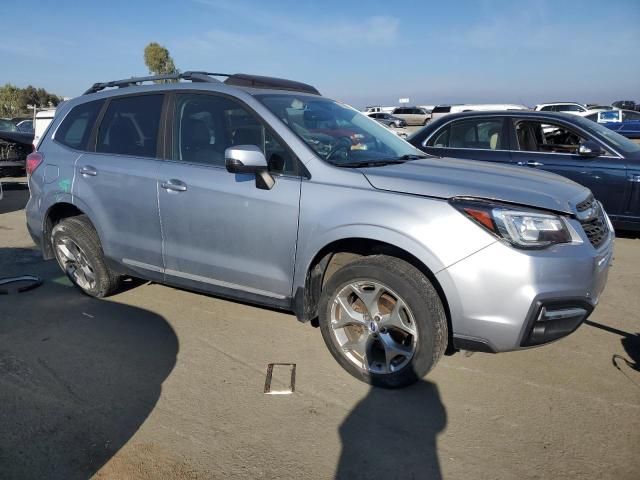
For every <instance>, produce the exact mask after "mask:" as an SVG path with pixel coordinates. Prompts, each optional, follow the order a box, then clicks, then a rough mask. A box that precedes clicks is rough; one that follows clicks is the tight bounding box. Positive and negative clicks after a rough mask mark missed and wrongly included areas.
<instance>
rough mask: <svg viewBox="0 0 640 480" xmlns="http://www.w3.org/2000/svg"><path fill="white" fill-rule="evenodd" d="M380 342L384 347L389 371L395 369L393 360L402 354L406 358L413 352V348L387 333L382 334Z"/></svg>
mask: <svg viewBox="0 0 640 480" xmlns="http://www.w3.org/2000/svg"><path fill="white" fill-rule="evenodd" d="M379 338H380V343H381V344H382V347H383V348H384V356H385V362H386V366H387V371H389V372H392V371H393V365H392V364H391V361H392V360H393V359H394V358H396V357H397V356H402V357H404V358H410V357H411V355H412V354H413V349H412V348H411V347H406V346H404V345H402V344H401V343H398V342H396V341H395V340H394V339H393V337H392V336H391V335H390V334H389V333H388V332H387V333H381V334H380V337H379Z"/></svg>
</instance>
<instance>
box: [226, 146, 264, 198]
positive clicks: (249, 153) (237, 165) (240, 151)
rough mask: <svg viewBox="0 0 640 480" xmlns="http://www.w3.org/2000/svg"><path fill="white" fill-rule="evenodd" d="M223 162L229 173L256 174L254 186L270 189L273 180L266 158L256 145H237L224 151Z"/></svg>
mask: <svg viewBox="0 0 640 480" xmlns="http://www.w3.org/2000/svg"><path fill="white" fill-rule="evenodd" d="M224 163H225V166H226V168H227V171H228V172H229V173H249V174H254V175H255V176H256V187H257V188H261V189H263V190H271V189H272V188H273V186H274V184H275V180H274V179H273V177H272V176H271V174H269V167H268V165H267V159H266V158H265V156H264V153H262V150H261V149H260V147H258V146H256V145H237V146H233V147H229V148H227V149H226V150H225V151H224Z"/></svg>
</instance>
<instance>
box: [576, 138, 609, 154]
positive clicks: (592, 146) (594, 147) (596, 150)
mask: <svg viewBox="0 0 640 480" xmlns="http://www.w3.org/2000/svg"><path fill="white" fill-rule="evenodd" d="M603 154H604V150H602V148H600V145H598V144H597V143H596V142H592V141H591V140H587V141H586V142H580V145H579V146H578V155H580V156H581V157H586V158H595V157H599V156H600V155H603Z"/></svg>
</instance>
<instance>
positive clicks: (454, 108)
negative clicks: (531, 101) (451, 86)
mask: <svg viewBox="0 0 640 480" xmlns="http://www.w3.org/2000/svg"><path fill="white" fill-rule="evenodd" d="M491 110H497V111H500V110H530V108H529V107H527V106H525V105H518V104H512V103H482V104H469V103H466V104H465V103H460V104H454V105H437V106H436V107H435V108H434V109H433V110H432V111H431V121H433V120H437V119H438V118H440V117H444V116H445V115H449V114H450V113H459V112H476V111H483V112H484V111H491Z"/></svg>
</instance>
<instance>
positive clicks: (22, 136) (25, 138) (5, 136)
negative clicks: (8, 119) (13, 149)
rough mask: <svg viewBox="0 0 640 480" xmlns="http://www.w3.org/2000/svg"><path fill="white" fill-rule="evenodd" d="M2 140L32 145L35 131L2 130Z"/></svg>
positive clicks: (0, 135)
mask: <svg viewBox="0 0 640 480" xmlns="http://www.w3.org/2000/svg"><path fill="white" fill-rule="evenodd" d="M0 140H5V141H8V142H14V143H21V144H23V145H31V144H32V143H33V133H25V132H9V131H7V130H0Z"/></svg>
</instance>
